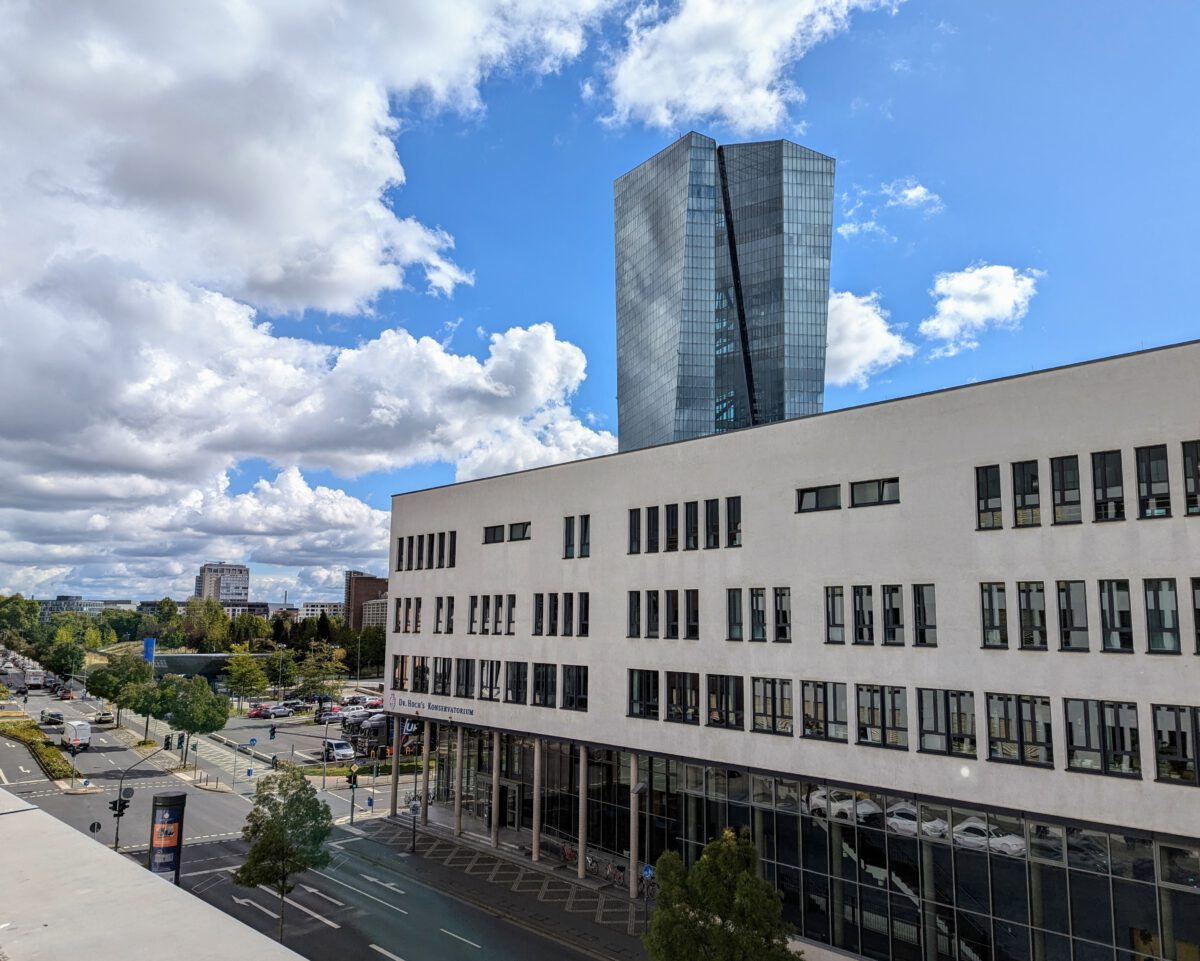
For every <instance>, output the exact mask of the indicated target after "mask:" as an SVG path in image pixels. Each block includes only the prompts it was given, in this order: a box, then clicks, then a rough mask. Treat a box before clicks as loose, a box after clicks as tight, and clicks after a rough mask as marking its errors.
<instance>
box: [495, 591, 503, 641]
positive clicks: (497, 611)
mask: <svg viewBox="0 0 1200 961" xmlns="http://www.w3.org/2000/svg"><path fill="white" fill-rule="evenodd" d="M503 606H504V595H503V594H497V595H496V596H495V597H493V598H492V633H493V634H499V633H500V616H501V608H502V607H503Z"/></svg>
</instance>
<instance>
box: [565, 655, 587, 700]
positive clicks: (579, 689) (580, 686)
mask: <svg viewBox="0 0 1200 961" xmlns="http://www.w3.org/2000/svg"><path fill="white" fill-rule="evenodd" d="M562 688H563V692H562V706H563V710H564V711H586V710H587V709H588V669H587V665H585V664H564V665H563V669H562Z"/></svg>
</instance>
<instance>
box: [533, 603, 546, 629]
mask: <svg viewBox="0 0 1200 961" xmlns="http://www.w3.org/2000/svg"><path fill="white" fill-rule="evenodd" d="M545 626H546V595H545V594H534V595H533V632H532V633H533V636H534V637H538V636H540V635H541V634H542V633H543V631H544V630H545Z"/></svg>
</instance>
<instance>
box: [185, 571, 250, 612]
mask: <svg viewBox="0 0 1200 961" xmlns="http://www.w3.org/2000/svg"><path fill="white" fill-rule="evenodd" d="M195 596H196V597H212V598H216V599H217V600H218V601H220V602H221V603H222V604H226V603H228V604H245V603H246V601H247V600H248V599H249V597H250V568H248V567H247V566H246V565H245V564H225V563H211V564H205V565H204V566H203V567H201V568H200V573H199V574H197V575H196V592H195Z"/></svg>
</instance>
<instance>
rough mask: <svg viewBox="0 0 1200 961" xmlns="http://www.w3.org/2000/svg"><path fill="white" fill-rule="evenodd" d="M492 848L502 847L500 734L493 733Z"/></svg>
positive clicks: (497, 732)
mask: <svg viewBox="0 0 1200 961" xmlns="http://www.w3.org/2000/svg"><path fill="white" fill-rule="evenodd" d="M492 847H494V848H498V847H500V732H499V731H492Z"/></svg>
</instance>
